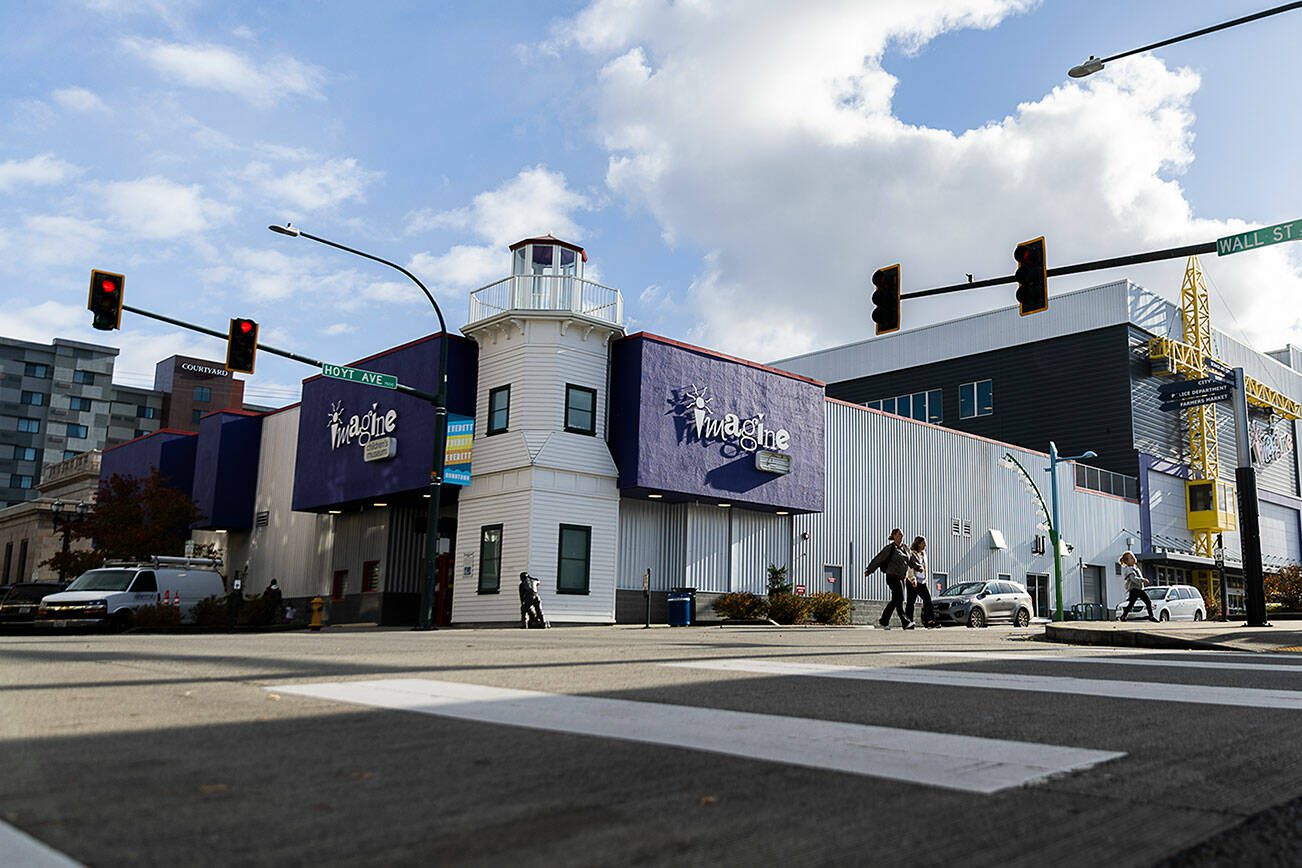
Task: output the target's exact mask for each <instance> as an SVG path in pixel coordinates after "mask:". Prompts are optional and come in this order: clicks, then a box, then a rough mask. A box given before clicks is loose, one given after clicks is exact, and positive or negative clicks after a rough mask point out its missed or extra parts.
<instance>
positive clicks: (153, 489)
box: [45, 468, 203, 576]
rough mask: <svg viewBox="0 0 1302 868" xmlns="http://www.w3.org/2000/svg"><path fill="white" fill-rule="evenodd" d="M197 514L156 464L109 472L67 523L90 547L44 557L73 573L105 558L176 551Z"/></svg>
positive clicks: (133, 557)
mask: <svg viewBox="0 0 1302 868" xmlns="http://www.w3.org/2000/svg"><path fill="white" fill-rule="evenodd" d="M202 517H203V513H201V512H200V511H199V507H197V506H195V503H194V501H193V500H191V499H190V496H189V495H188V494H186V493H185V492H183V491H180V490H179V489H177V488H174V487H172V486H171V485H169V484H168V481H167V479H166V477H164V476H163V475H162V474H161V473H159V472H158V469H157V468H154V469H153V470H152V471H151V472H150V474H149V476H148V477H146V478H144V479H141V478H137V477H130V476H121V475H119V474H116V473H115V474H113V476H111V477H109V478H108V479H105V480H102V481H101V482H100V484H99V493H98V494H97V495H96V498H95V505H94V508H93V509H91V510H90V511H89V512H88V513H87V514H86V517H85V518H83V519H82V520H81V521H79V522H77V523H76V524H74V525H72V531H71V533H72V537H73V538H74V539H86V540H90V542H91V549H90V551H78V552H69V553H68V555H67V557H66V559H65V557H64V555H63V553H62V552H60V553H58V554H56V555H55V556H54V557H52V558H50V559H49V560H48V561H46V562H45V563H46V564H48V565H49V566H51V567H53V568H54V569H59V567H60V566H63V568H64V571H65V574H67V575H70V576H76V575H79V574H80V573H82V572H84V571H85V570H88V569H91V568H93V567H97V566H100V565H101V564H103V563H104V561H106V560H138V559H142V558H148V557H152V556H153V555H182V554H184V553H185V541H186V540H187V539H189V538H190V526H191V525H193V524H194V523H195V522H197V521H198V520H199V519H201V518H202Z"/></svg>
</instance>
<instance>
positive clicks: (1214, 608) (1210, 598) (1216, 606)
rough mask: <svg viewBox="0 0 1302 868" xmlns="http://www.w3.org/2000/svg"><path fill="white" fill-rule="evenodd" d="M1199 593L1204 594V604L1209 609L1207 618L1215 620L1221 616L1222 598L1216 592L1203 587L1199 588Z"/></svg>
mask: <svg viewBox="0 0 1302 868" xmlns="http://www.w3.org/2000/svg"><path fill="white" fill-rule="evenodd" d="M1198 593H1200V594H1202V595H1203V606H1205V607H1206V609H1207V620H1208V621H1215V620H1216V619H1217V618H1219V617H1220V616H1221V601H1220V599H1219V598H1218V596H1217V595H1216V594H1212V593H1208V592H1207V591H1204V590H1203V589H1202V588H1199V589H1198Z"/></svg>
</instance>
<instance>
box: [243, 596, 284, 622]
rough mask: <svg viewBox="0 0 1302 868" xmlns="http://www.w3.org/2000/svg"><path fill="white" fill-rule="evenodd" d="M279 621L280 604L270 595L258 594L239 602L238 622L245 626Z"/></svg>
mask: <svg viewBox="0 0 1302 868" xmlns="http://www.w3.org/2000/svg"><path fill="white" fill-rule="evenodd" d="M279 622H280V605H279V604H278V603H276V601H275V600H273V599H272V598H270V597H266V596H259V597H253V598H252V599H249V600H245V601H244V602H243V603H241V604H240V614H239V623H240V625H241V626H247V627H265V626H267V625H268V624H277V623H279Z"/></svg>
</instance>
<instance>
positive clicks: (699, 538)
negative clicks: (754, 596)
mask: <svg viewBox="0 0 1302 868" xmlns="http://www.w3.org/2000/svg"><path fill="white" fill-rule="evenodd" d="M728 512H729V510H726V509H720V508H719V507H717V506H702V505H700V504H695V503H693V504H689V505H688V507H687V570H686V578H687V586H688V587H692V588H696V589H697V590H698V591H711V592H718V593H726V592H727V591H730V590H732V588H731V587H730V586H729V573H730V571H731V566H732V562H731V560H732V559H731V557H730V552H731V549H732V538H731V533H730V531H731V523H730V522H729V520H728Z"/></svg>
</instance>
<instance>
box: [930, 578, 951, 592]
mask: <svg viewBox="0 0 1302 868" xmlns="http://www.w3.org/2000/svg"><path fill="white" fill-rule="evenodd" d="M931 587H932V588H934V590H933V591H932V593H934V594H943V593H944V592H945V589H946V588H948V587H949V573H932V574H931Z"/></svg>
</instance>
